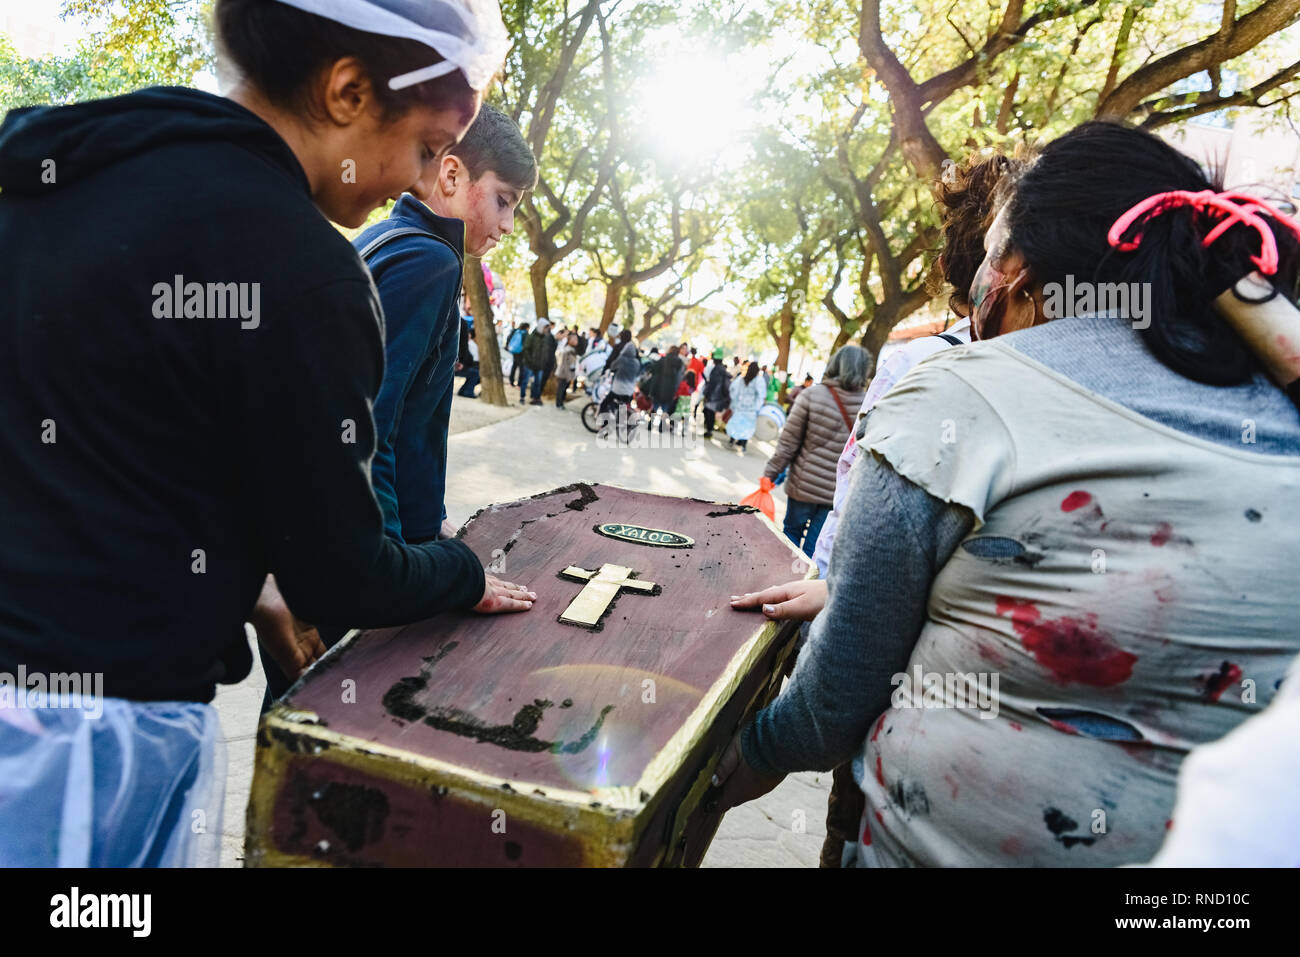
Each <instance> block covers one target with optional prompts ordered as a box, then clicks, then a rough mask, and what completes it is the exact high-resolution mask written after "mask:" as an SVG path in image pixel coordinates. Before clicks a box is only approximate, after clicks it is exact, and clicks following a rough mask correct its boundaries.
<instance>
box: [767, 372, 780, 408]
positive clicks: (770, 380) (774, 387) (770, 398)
mask: <svg viewBox="0 0 1300 957" xmlns="http://www.w3.org/2000/svg"><path fill="white" fill-rule="evenodd" d="M780 380H781V371H780V370H779V369H778V370H776V371H775V372H770V373H768V376H767V396H766V398H765V399H764V401H765V402H767V404H768V405H772V404H773V403H775V402H776V397H777V396H778V395H780V393H781V382H780Z"/></svg>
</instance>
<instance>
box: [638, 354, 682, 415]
mask: <svg viewBox="0 0 1300 957" xmlns="http://www.w3.org/2000/svg"><path fill="white" fill-rule="evenodd" d="M685 370H686V363H685V362H683V361H682V357H681V347H680V346H669V348H668V352H667V353H666V354H664V355H663V356H662V357H661V358H659V359H658V360H657V361H655V362H652V363H651V365H650V370H649V374H650V382H649V384H648V385H647V386H646V392H647V394H648V395H649V396H650V401H651V402H652V403H653V406H652V407H651V409H650V414H651V415H652V416H654V415H659V416H660V417H661V418H660V419H659V431H661V432H662V431H663V427H664V420H665V419H671V417H672V415H673V412H674V410H675V409H676V407H677V387H678V386H679V385H681V382H682V374H683V373H684V372H685ZM669 424H670V425H671V422H670V423H669Z"/></svg>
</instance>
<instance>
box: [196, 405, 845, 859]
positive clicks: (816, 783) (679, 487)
mask: <svg viewBox="0 0 1300 957" xmlns="http://www.w3.org/2000/svg"><path fill="white" fill-rule="evenodd" d="M586 402H587V398H586V396H585V395H581V394H580V395H579V397H578V398H574V399H571V400H570V401H569V402H568V403H567V405H566V408H565V409H563V410H561V409H557V408H556V407H555V406H554V404H553V403H552V404H547V405H544V406H513V407H511V408H508V409H499V408H495V407H492V406H487V405H479V404H478V400H467V399H459V398H458V399H456V400H455V403H454V404H453V407H452V408H453V411H452V433H453V434H452V437H451V440H450V449H449V453H448V474H449V476H450V481H449V483H448V488H447V514H448V517H449V518H450V519H451V520H452V522H454V523H456V524H463V523H464V522H465V521H466V520H467V519H469V517H470V516H471V515H473V514H474V513H475V512H476V511H478V510H479V509H480V508H483V507H484V506H486V505H489V504H491V503H493V502H507V501H511V500H513V499H518V498H523V497H525V496H528V495H534V494H536V493H538V492H544V491H547V490H548V489H552V488H557V487H559V486H563V485H568V484H571V483H573V482H600V483H604V484H609V485H620V486H623V487H626V488H635V489H643V490H645V491H651V492H656V493H658V494H662V495H677V496H682V497H686V496H690V497H694V498H705V499H713V500H717V501H727V502H735V501H739V500H740V499H741V498H743V497H744V496H745V495H748V494H749V493H750V492H752V491H754V490H755V489H756V488H757V487H758V480H759V477H760V476H761V475H762V472H763V466H764V464H765V463H766V461H767V459H768V457H769V456H770V455H771V453H772V449H773V445H772V442H771V441H764V440H763V438H762V436H763V435H764V432H763V431H760V433H759V437H758V438H756V439H755V440H754V441H751V442H750V443H749V450H748V452H747V453H746V454H744V455H743V456H742V455H741V454H740V453H739V452H738V451H736V450H733V449H729V448H728V447H727V441H726V437H725V434H724V433H722V432H718V433H715V436H714V438H713V439H712V440H710V441H704V440H702V439H698V438H697V439H696V441H695V442H694V443H693V447H691V448H681V447H677V448H674V447H671V443H670V442H669V441H668V433H667V432H666V431H665V432H664V433H663V434H664V437H665V443H664V446H665V447H658V448H631V449H628V448H612V447H611V448H600V447H598V443H597V441H596V436H595V435H593V434H592V433H590V432H588V431H587V430H586V429H585V428H584V427H583V425H582V422H581V420H580V418H579V412H580V411H581V408H582V406H584V405H585V404H586ZM718 436H722V439H721V441H719V440H718ZM769 438H770V437H769ZM773 497H774V498H775V499H776V502H777V517H778V519H779V518H780V516H781V514H782V512H783V511H784V508H785V501H784V495H783V494H782V492H781V490H780V489H779V488H778V489H777V490H776V491H775V492H773ZM521 584H528V583H527V582H521ZM771 584H776V582H767V581H762V582H755V583H754V587H755V588H756V589H757V588H759V587H763V586H766V585H771ZM264 688H265V680H264V679H263V677H262V672H261V668H260V667H259V666H257V665H256V663H255V665H254V668H253V673H252V674H251V675H249V677H248V678H247V679H245V680H244V681H243V682H241V683H240V684H238V685H233V686H227V687H222V688H220V689H219V690H218V693H217V698H216V701H215V702H214V705H215V706H216V708H217V711H218V713H219V714H220V716H221V725H222V728H223V729H224V730H225V733H226V747H227V761H228V764H229V772H228V775H227V778H226V801H225V809H224V817H223V823H222V856H221V863H222V866H224V867H238V866H241V865H242V864H243V856H244V851H243V839H244V812H245V809H246V806H247V803H248V791H249V786H250V784H251V781H252V774H253V748H254V734H255V732H256V729H257V719H258V713H259V711H260V709H261V704H262V694H263V690H264ZM830 781H831V776H830V773H829V772H827V773H824V774H818V773H806V774H796V775H791V776H790V777H789V778H787V779H786V780H785V781H784V782H783V783H782V784H781V786H780V787H778V788H777V789H776V790H774V791H773V792H772V793H770V794H768V795H766V796H764V797H763V798H761V799H759V800H757V801H753V802H751V803H749V804H746V805H743V806H741V807H738V808H735V809H733V810H732V811H730V812H729V813H728V814H727V815H726V817H725V818H724V819H723V821H722V826H721V828H720V829H719V831H718V835H717V837H716V838H715V839H714V842H713V844H712V846H711V847H710V848H709V852H708V854H707V855H706V856H705V858H704V866H705V867H791V866H803V867H816V866H817V860H818V855H819V853H820V851H821V843H822V839H823V838H824V837H825V834H826V829H825V820H826V799H827V796H828V795H829V793H830Z"/></svg>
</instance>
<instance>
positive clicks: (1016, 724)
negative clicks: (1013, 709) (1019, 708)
mask: <svg viewBox="0 0 1300 957" xmlns="http://www.w3.org/2000/svg"><path fill="white" fill-rule="evenodd" d="M1007 724H1009V725H1011V730H1012V731H1024V730H1025V729H1024V728H1022V727H1021V726H1020V722H1019V721H1008V722H1007Z"/></svg>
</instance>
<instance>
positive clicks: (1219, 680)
mask: <svg viewBox="0 0 1300 957" xmlns="http://www.w3.org/2000/svg"><path fill="white" fill-rule="evenodd" d="M1202 680H1203V681H1204V682H1205V698H1206V700H1207V701H1218V700H1219V698H1220V697H1221V696H1222V695H1223V693H1224V692H1225V691H1227V690H1228V689H1229V688H1231V687H1232V686H1233V685H1235V684H1236V683H1237V682H1239V681H1240V680H1241V668H1240V667H1238V666H1237V665H1234V664H1233V663H1232V662H1230V661H1225V662H1224V663H1223V664H1222V665H1220V666H1219V670H1218V671H1216V672H1214V673H1213V674H1211V675H1207V676H1205V677H1204V678H1203V679H1202Z"/></svg>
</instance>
